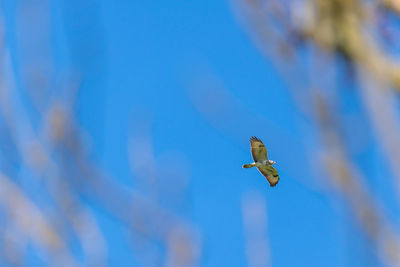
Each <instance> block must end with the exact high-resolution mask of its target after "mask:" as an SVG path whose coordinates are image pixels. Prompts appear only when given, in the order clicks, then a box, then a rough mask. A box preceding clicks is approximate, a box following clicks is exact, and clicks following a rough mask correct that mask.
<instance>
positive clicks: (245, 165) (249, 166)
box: [242, 163, 256, 169]
mask: <svg viewBox="0 0 400 267" xmlns="http://www.w3.org/2000/svg"><path fill="white" fill-rule="evenodd" d="M255 166H256V164H255V163H250V164H244V165H243V166H242V167H243V168H246V169H247V168H251V167H255Z"/></svg>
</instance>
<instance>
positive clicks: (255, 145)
mask: <svg viewBox="0 0 400 267" xmlns="http://www.w3.org/2000/svg"><path fill="white" fill-rule="evenodd" d="M250 144H251V155H252V156H253V159H254V161H255V162H259V161H263V160H267V159H268V157H267V149H266V148H265V146H264V144H263V142H261V140H260V139H258V138H257V137H255V136H253V137H252V138H250Z"/></svg>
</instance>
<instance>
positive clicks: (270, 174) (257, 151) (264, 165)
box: [243, 136, 279, 187]
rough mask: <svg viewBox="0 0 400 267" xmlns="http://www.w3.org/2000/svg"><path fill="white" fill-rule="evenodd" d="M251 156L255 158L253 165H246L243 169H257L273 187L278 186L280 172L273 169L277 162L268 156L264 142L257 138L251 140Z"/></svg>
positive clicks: (253, 137)
mask: <svg viewBox="0 0 400 267" xmlns="http://www.w3.org/2000/svg"><path fill="white" fill-rule="evenodd" d="M250 145H251V155H252V156H253V160H254V162H253V163H250V164H244V165H243V168H246V169H247V168H252V167H257V169H258V171H259V172H260V173H261V174H262V175H264V176H265V178H267V181H268V182H269V185H270V186H271V187H274V186H276V184H277V183H278V181H279V174H278V171H277V170H276V169H275V168H274V167H272V165H274V164H276V162H275V161H273V160H269V159H268V156H267V149H266V148H265V146H264V144H263V142H262V141H261V140H260V139H258V138H257V137H255V136H252V137H251V138H250Z"/></svg>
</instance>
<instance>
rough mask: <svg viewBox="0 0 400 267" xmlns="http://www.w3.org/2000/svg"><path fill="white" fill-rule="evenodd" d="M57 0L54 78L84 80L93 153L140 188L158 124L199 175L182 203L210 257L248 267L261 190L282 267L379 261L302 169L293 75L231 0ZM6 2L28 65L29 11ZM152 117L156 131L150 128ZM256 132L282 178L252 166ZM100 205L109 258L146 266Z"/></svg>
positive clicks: (164, 151)
mask: <svg viewBox="0 0 400 267" xmlns="http://www.w3.org/2000/svg"><path fill="white" fill-rule="evenodd" d="M23 2H24V1H23ZM26 2H29V3H31V4H32V5H35V4H36V3H37V2H38V1H32V0H29V1H26ZM45 2H46V1H45ZM50 2H51V5H50V6H51V15H50V21H51V29H50V31H51V38H50V40H49V42H50V47H51V49H50V51H51V55H52V56H53V57H54V66H53V67H54V73H53V74H54V77H56V78H55V80H56V79H57V77H58V78H59V77H60V76H63V75H64V74H65V73H72V70H74V71H76V72H77V73H79V74H80V75H81V76H82V89H81V91H80V93H79V95H78V102H77V106H76V111H77V114H78V120H79V123H80V126H81V127H82V128H83V129H84V131H85V132H86V133H87V134H88V136H90V138H91V142H92V145H91V149H92V151H91V155H92V158H93V160H94V161H95V162H97V163H98V164H99V165H101V166H102V169H104V170H105V171H106V172H107V173H108V174H110V175H111V176H112V177H114V179H116V180H117V182H118V183H120V184H122V185H124V186H128V187H129V186H135V177H133V175H132V172H131V166H130V164H129V149H128V148H129V144H130V143H129V142H130V137H131V136H134V135H135V134H136V133H141V132H142V131H148V133H149V134H150V137H151V140H152V142H153V150H154V155H155V157H156V159H158V160H161V161H162V160H163V159H166V158H167V159H168V158H169V157H170V156H169V155H179V156H178V158H180V159H182V163H183V164H184V165H185V166H183V170H184V171H186V172H187V173H188V175H189V177H190V182H189V189H188V192H189V193H188V195H187V196H186V198H185V205H184V207H183V208H181V209H180V211H179V212H180V214H182V215H183V216H185V217H186V218H187V219H188V220H189V221H191V222H192V223H193V224H194V225H195V226H196V227H197V229H198V230H199V232H200V234H201V239H202V246H203V249H202V261H201V266H207V267H211V266H227V267H231V266H245V264H246V255H245V242H244V230H243V220H242V210H241V200H242V197H243V195H244V194H245V192H247V191H249V190H255V191H257V192H259V193H260V194H261V195H262V196H263V198H265V201H266V203H267V218H268V219H267V225H266V227H267V231H268V243H269V247H270V253H271V262H272V266H304V267H308V266H326V267H329V266H332V267H334V266H360V267H361V266H375V264H376V262H375V258H374V256H370V255H369V251H370V249H369V248H368V245H366V243H365V240H364V239H363V237H362V235H361V234H360V232H359V230H357V227H356V226H355V224H354V222H353V221H352V220H351V219H350V216H349V214H348V212H349V211H348V210H347V209H346V207H344V205H343V203H342V202H341V201H340V200H335V198H334V197H333V196H332V195H333V193H327V191H328V190H324V187H323V186H321V184H318V183H316V182H315V180H318V177H313V175H315V174H313V172H312V170H305V169H304V168H302V167H303V165H302V164H301V160H302V158H303V157H304V156H305V155H306V153H307V151H306V150H304V146H305V145H310V146H312V145H313V143H312V137H310V136H312V133H311V132H310V133H309V134H310V136H308V138H309V139H310V140H311V141H306V142H304V138H305V137H304V136H305V133H308V131H309V129H304V127H303V128H301V127H300V126H299V125H300V123H299V122H300V121H301V120H302V117H301V116H300V115H298V114H297V111H296V108H295V106H294V104H293V102H292V100H291V98H290V95H289V94H288V92H287V88H286V86H287V84H286V83H285V82H284V81H283V80H282V77H281V76H280V74H279V73H278V71H277V70H276V69H275V68H274V66H273V65H272V64H271V63H270V62H269V61H268V59H266V58H265V57H263V56H262V55H261V53H260V52H259V51H258V50H257V48H256V47H255V46H254V44H253V43H252V42H251V40H250V38H249V37H248V35H247V33H246V31H245V29H244V28H243V27H242V26H241V25H240V24H239V23H238V21H237V18H236V17H235V16H234V12H233V10H232V8H231V6H230V4H229V1H211V0H205V1H177V0H172V1H154V0H149V1H137V0H130V1H128V0H119V1H94V0H65V1H57V0H56V1H50ZM50 2H49V3H50ZM2 5H3V8H4V15H5V21H6V26H7V32H6V38H7V42H8V44H9V45H10V48H11V52H12V57H13V61H14V64H15V68H16V69H18V68H19V66H21V65H23V56H24V54H23V52H21V51H22V50H23V49H24V46H23V45H22V44H21V43H22V42H23V36H21V34H19V33H18V29H19V28H18V27H19V24H18V23H20V22H21V21H23V20H24V19H28V18H23V17H18V16H21V10H20V8H21V6H20V5H22V4H21V3H20V4H17V3H14V1H4V3H3V4H2ZM18 14H19V15H18ZM34 30H38V31H39V30H40V27H39V28H38V27H36V28H34ZM214 82H215V83H217V85H215V83H214ZM218 84H220V86H218ZM219 97H220V98H219ZM224 99H228V100H227V101H224ZM230 103H231V104H230ZM232 103H233V104H232ZM210 109H211V110H216V111H217V113H216V114H217V115H218V116H216V115H215V114H213V113H212V111H209V110H210ZM208 112H209V113H208ZM213 115H215V116H213ZM148 121H150V125H151V126H150V127H149V129H147V128H146V129H141V127H142V124H143V123H144V122H148ZM143 127H144V126H143ZM146 127H147V126H146ZM252 135H255V136H258V137H259V138H260V139H262V140H263V141H264V143H265V145H266V146H267V148H268V149H269V156H270V158H271V159H273V160H275V161H277V165H276V167H277V169H278V171H279V173H280V176H281V181H280V182H279V184H278V185H277V186H276V187H275V188H270V187H269V186H268V184H267V182H266V180H265V179H264V178H263V177H262V176H261V175H260V174H259V173H258V172H257V171H256V170H255V169H249V170H243V169H242V168H241V165H242V164H244V163H248V162H250V161H251V155H250V151H249V142H248V139H249V137H250V136H252ZM171 157H172V156H171ZM178 165H179V164H178ZM178 165H177V166H178ZM319 178H321V177H319ZM322 179H323V177H322ZM98 213H99V214H98V218H99V220H100V225H101V227H102V231H103V233H104V234H105V236H106V239H107V241H108V243H109V244H110V246H109V252H110V259H109V262H110V264H111V265H112V266H136V265H138V262H137V260H136V259H135V254H133V253H132V252H131V247H130V246H129V241H128V240H127V239H126V237H125V234H124V233H125V232H124V231H125V230H124V229H121V227H120V226H119V222H118V221H115V220H113V219H110V218H109V217H107V216H106V215H104V214H102V213H101V211H99V212H98Z"/></svg>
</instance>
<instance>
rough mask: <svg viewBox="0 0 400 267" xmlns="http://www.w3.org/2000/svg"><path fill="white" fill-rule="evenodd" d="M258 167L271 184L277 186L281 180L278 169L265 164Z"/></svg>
mask: <svg viewBox="0 0 400 267" xmlns="http://www.w3.org/2000/svg"><path fill="white" fill-rule="evenodd" d="M257 169H258V170H259V171H260V172H261V174H262V175H264V176H265V178H267V180H268V182H269V185H270V186H271V187H273V186H275V185H276V184H277V183H278V181H279V174H278V171H277V170H276V169H275V168H274V167H272V166H263V167H257Z"/></svg>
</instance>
